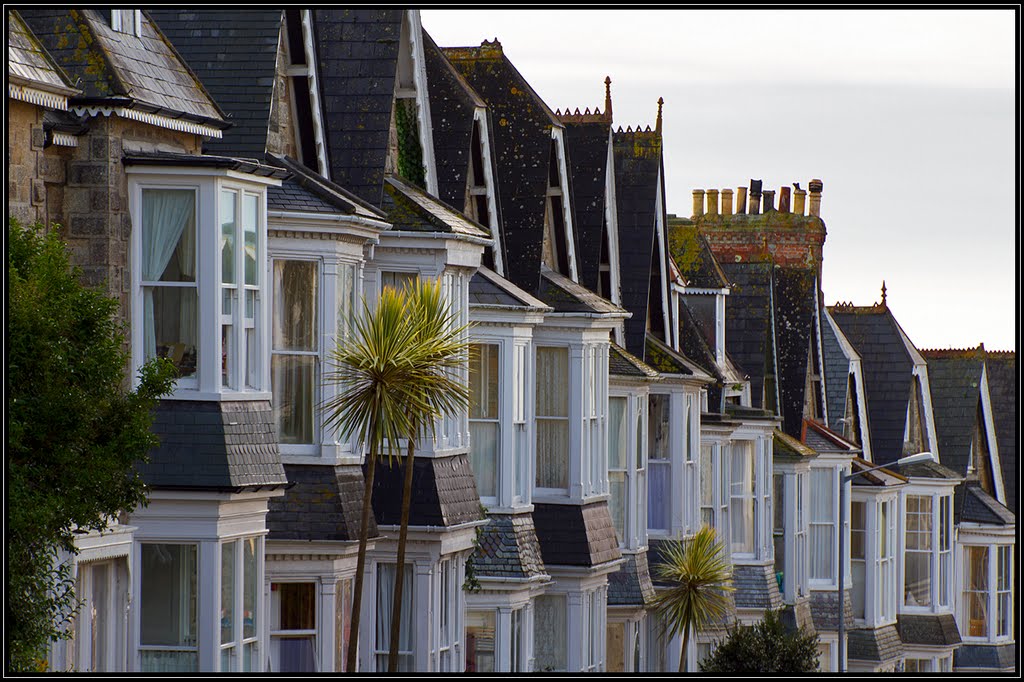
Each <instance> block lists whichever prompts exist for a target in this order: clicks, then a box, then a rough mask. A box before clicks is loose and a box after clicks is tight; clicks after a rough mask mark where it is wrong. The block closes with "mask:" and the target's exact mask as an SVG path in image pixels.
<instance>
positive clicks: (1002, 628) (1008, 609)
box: [996, 545, 1013, 637]
mask: <svg viewBox="0 0 1024 682" xmlns="http://www.w3.org/2000/svg"><path fill="white" fill-rule="evenodd" d="M996 552H997V554H996V635H997V636H998V637H1009V636H1010V635H1012V634H1013V551H1012V548H1011V547H1009V546H1007V545H1000V546H998V547H996Z"/></svg>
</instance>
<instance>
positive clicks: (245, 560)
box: [242, 538, 259, 639]
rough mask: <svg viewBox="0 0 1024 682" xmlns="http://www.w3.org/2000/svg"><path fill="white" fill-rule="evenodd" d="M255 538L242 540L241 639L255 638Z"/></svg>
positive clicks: (256, 586) (256, 615) (256, 614)
mask: <svg viewBox="0 0 1024 682" xmlns="http://www.w3.org/2000/svg"><path fill="white" fill-rule="evenodd" d="M256 543H257V539H256V538H245V539H244V540H242V628H243V629H242V637H243V638H245V639H248V638H250V637H255V636H256V622H257V618H258V615H259V614H258V613H257V611H256V591H257V590H258V589H259V586H258V585H257V584H256Z"/></svg>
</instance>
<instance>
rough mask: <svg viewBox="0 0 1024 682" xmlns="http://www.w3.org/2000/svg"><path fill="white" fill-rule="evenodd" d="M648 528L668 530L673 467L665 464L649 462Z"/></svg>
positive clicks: (654, 461)
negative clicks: (670, 484)
mask: <svg viewBox="0 0 1024 682" xmlns="http://www.w3.org/2000/svg"><path fill="white" fill-rule="evenodd" d="M647 471H648V477H649V478H648V480H647V527H648V528H651V529H655V530H668V526H669V516H668V513H669V500H670V499H671V498H670V497H669V483H670V481H669V479H670V477H671V474H672V466H671V465H670V464H668V463H665V462H658V461H656V460H650V461H648V462H647Z"/></svg>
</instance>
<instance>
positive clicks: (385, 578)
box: [373, 564, 443, 672]
mask: <svg viewBox="0 0 1024 682" xmlns="http://www.w3.org/2000/svg"><path fill="white" fill-rule="evenodd" d="M395 571H396V566H395V564H377V619H376V620H377V623H376V625H377V630H376V632H375V637H374V652H373V653H374V660H375V662H376V670H377V672H385V671H387V669H388V653H389V651H390V642H391V616H392V606H393V604H394V600H395ZM414 573H415V569H414V567H413V565H412V564H406V565H405V568H404V569H403V571H402V606H401V611H400V618H401V622H400V623H399V631H398V633H399V634H398V671H399V672H411V671H412V670H413V668H414V666H413V655H414V646H415V642H414V641H413V639H414V634H415V626H414V621H413V614H412V603H413V582H414V581H413V574H414ZM442 612H443V611H442Z"/></svg>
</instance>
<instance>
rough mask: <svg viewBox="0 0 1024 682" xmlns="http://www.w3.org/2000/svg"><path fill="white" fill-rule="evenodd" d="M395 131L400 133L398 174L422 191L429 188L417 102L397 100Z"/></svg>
mask: <svg viewBox="0 0 1024 682" xmlns="http://www.w3.org/2000/svg"><path fill="white" fill-rule="evenodd" d="M395 129H396V132H397V133H398V174H399V175H401V176H402V177H403V178H405V180H406V181H407V182H409V183H411V184H413V185H416V186H417V187H419V188H420V189H424V188H426V186H427V177H426V172H427V171H426V169H425V168H424V166H423V147H422V146H421V145H420V129H419V123H417V119H416V100H414V99H396V100H395Z"/></svg>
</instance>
